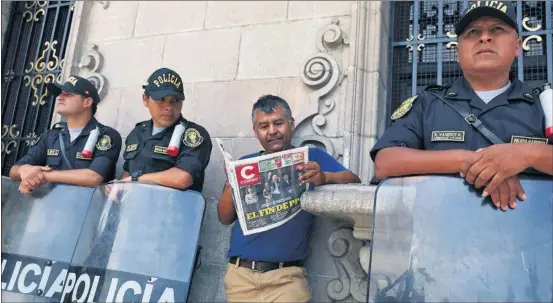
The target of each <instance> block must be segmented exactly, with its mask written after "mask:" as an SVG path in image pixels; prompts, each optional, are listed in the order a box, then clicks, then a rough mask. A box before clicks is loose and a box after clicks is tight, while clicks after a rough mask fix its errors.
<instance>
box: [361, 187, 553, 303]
mask: <svg viewBox="0 0 553 303" xmlns="http://www.w3.org/2000/svg"><path fill="white" fill-rule="evenodd" d="M521 184H522V186H523V188H524V190H525V191H526V195H527V196H528V199H527V200H526V201H524V202H520V201H519V202H518V205H517V208H516V209H514V210H508V211H506V212H503V211H501V210H499V209H496V208H495V207H494V206H493V205H492V204H491V200H489V198H486V199H484V198H482V197H481V192H480V191H476V190H474V189H471V188H473V187H472V186H470V185H468V184H467V183H466V182H465V181H464V180H463V179H461V178H458V177H454V176H425V177H406V178H394V179H388V180H386V181H384V182H383V183H381V185H380V186H379V187H378V189H377V192H376V199H375V206H374V210H375V211H374V214H375V216H374V229H373V237H372V248H371V249H372V251H371V263H370V270H369V279H370V280H369V290H368V293H369V296H368V302H553V278H552V275H553V266H552V256H553V250H552V247H553V208H552V204H553V178H551V177H521Z"/></svg>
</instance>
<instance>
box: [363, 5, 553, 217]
mask: <svg viewBox="0 0 553 303" xmlns="http://www.w3.org/2000/svg"><path fill="white" fill-rule="evenodd" d="M514 9H515V8H514V6H513V5H512V4H511V3H510V1H477V2H474V3H470V4H469V7H468V8H467V9H466V10H465V12H464V13H463V16H462V18H461V20H460V21H459V23H458V24H457V25H456V27H455V32H456V34H457V36H458V46H457V51H458V57H459V64H460V66H461V69H462V70H463V75H464V76H463V77H461V78H459V79H457V80H456V81H455V82H454V83H453V84H452V85H445V86H438V85H431V86H429V87H427V88H426V89H425V90H424V91H423V92H422V93H421V94H420V95H418V96H413V97H410V98H408V99H407V100H405V101H404V102H403V103H402V104H401V106H400V107H399V108H398V109H397V110H396V111H395V112H394V113H393V115H392V120H393V123H392V125H391V127H390V128H388V129H387V130H386V131H385V132H384V134H383V135H382V137H381V138H380V140H378V142H377V143H376V144H375V146H374V147H373V149H372V150H371V157H372V159H373V161H375V166H376V177H377V178H378V179H382V178H386V177H390V176H404V175H412V174H441V173H458V174H460V175H461V176H462V177H464V178H466V180H467V181H468V182H469V183H471V184H474V186H475V187H476V188H482V187H485V188H484V190H483V196H484V197H485V196H488V195H491V199H492V202H493V203H494V205H496V206H497V207H500V208H501V209H502V210H507V206H509V207H511V208H514V207H516V199H517V197H518V198H519V199H521V200H524V199H525V198H526V196H525V194H524V190H523V189H522V187H521V185H520V183H519V181H518V179H517V177H516V175H517V174H518V173H520V172H522V171H524V170H526V169H528V168H533V169H535V170H538V171H541V172H544V173H547V174H553V160H552V158H553V147H552V146H551V145H547V143H548V140H547V139H546V138H545V134H544V130H545V127H544V125H545V124H544V112H543V109H542V108H541V106H540V102H539V100H538V97H537V96H536V95H533V94H532V90H531V89H530V87H528V86H527V85H526V84H524V83H523V82H521V81H519V80H518V79H515V78H514V77H510V73H509V71H510V68H511V64H512V63H513V60H514V59H515V58H516V57H518V56H519V55H520V52H521V40H520V38H519V36H518V31H517V28H518V27H517V24H516V15H515V10H514ZM499 143H505V144H499ZM492 144H493V145H492Z"/></svg>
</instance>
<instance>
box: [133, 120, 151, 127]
mask: <svg viewBox="0 0 553 303" xmlns="http://www.w3.org/2000/svg"><path fill="white" fill-rule="evenodd" d="M148 121H149V120H144V121H140V122H138V123H136V124H135V125H134V126H146V123H147V122H148Z"/></svg>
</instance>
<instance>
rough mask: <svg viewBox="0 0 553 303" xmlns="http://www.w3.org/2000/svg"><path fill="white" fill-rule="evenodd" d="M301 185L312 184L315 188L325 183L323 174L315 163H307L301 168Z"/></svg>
mask: <svg viewBox="0 0 553 303" xmlns="http://www.w3.org/2000/svg"><path fill="white" fill-rule="evenodd" d="M300 180H301V183H302V184H305V183H313V184H315V186H319V185H323V184H325V183H326V178H325V174H324V172H323V171H322V170H321V167H320V166H319V164H318V163H317V162H313V161H309V162H307V164H305V166H304V167H303V173H302V174H301V177H300Z"/></svg>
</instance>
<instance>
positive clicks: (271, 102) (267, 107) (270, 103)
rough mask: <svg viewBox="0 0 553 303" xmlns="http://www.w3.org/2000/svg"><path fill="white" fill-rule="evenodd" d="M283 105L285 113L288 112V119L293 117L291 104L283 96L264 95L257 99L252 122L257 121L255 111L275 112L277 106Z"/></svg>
mask: <svg viewBox="0 0 553 303" xmlns="http://www.w3.org/2000/svg"><path fill="white" fill-rule="evenodd" d="M279 106H281V107H282V109H283V110H284V113H285V114H286V117H287V118H288V120H291V119H292V110H291V109H290V106H289V105H288V102H286V100H284V99H282V98H281V97H278V96H274V95H263V96H261V97H259V99H257V101H256V102H255V104H254V105H253V108H252V122H255V112H256V111H258V110H259V111H261V112H264V113H266V114H270V113H273V112H275V111H276V110H277V108H278V107H279Z"/></svg>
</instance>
